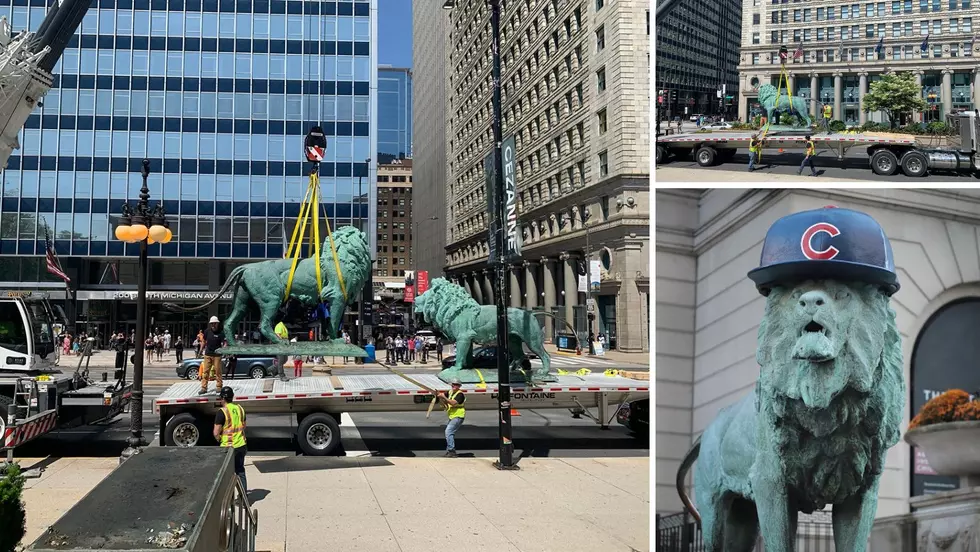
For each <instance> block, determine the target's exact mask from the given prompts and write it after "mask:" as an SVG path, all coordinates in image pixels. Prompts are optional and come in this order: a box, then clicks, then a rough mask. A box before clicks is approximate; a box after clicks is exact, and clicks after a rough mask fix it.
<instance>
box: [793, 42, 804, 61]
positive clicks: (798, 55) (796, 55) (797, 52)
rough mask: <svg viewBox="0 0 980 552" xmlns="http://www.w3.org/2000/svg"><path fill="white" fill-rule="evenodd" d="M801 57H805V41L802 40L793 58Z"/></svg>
mask: <svg viewBox="0 0 980 552" xmlns="http://www.w3.org/2000/svg"><path fill="white" fill-rule="evenodd" d="M801 57H803V43H802V42H800V45H799V46H797V48H796V51H795V52H793V59H799V58H801Z"/></svg>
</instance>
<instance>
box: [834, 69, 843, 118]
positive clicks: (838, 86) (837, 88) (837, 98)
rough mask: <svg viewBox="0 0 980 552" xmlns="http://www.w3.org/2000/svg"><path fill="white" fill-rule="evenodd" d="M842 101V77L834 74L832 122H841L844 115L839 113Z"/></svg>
mask: <svg viewBox="0 0 980 552" xmlns="http://www.w3.org/2000/svg"><path fill="white" fill-rule="evenodd" d="M843 99H844V77H843V75H841V74H840V73H834V117H833V120H834V121H843V120H844V114H843V113H842V112H841V102H842V101H843Z"/></svg>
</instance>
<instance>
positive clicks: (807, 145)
mask: <svg viewBox="0 0 980 552" xmlns="http://www.w3.org/2000/svg"><path fill="white" fill-rule="evenodd" d="M804 140H805V141H804V142H803V150H804V157H803V162H802V163H800V170H798V171H796V174H797V176H800V175H802V174H803V167H805V166H806V165H810V176H817V169H816V168H814V166H813V156H814V155H815V154H816V151H817V147H816V144H814V143H813V140H812V139H810V135H809V134H807V135H806V136H805V138H804Z"/></svg>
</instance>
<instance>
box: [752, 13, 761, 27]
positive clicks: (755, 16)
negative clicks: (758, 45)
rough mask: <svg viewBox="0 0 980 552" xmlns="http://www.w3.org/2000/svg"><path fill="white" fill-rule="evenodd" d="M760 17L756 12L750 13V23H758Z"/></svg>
mask: <svg viewBox="0 0 980 552" xmlns="http://www.w3.org/2000/svg"><path fill="white" fill-rule="evenodd" d="M761 17H762V16H761V15H759V14H757V13H754V14H752V24H753V25H758V24H759V23H761V21H759V20H760V18H761Z"/></svg>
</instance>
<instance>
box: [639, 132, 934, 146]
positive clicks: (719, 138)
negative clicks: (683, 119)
mask: <svg viewBox="0 0 980 552" xmlns="http://www.w3.org/2000/svg"><path fill="white" fill-rule="evenodd" d="M753 134H756V132H754V131H733V132H711V133H696V132H689V133H684V134H674V135H671V136H660V137H658V138H657V143H660V144H664V145H671V144H678V145H683V144H690V143H711V142H728V143H731V142H745V145H746V146H747V145H748V142H749V140H750V139H751V138H752V135H753ZM803 136H804V135H802V134H786V135H779V134H769V135H768V136H766V143H769V144H780V145H782V144H786V145H789V144H793V143H799V144H800V145H801V146H802V144H803ZM810 138H811V139H812V140H813V141H814V142H816V143H818V144H819V143H833V144H838V143H844V144H846V145H848V146H855V145H860V144H907V145H909V146H913V145H915V140H914V139H912V138H884V137H881V136H872V135H869V134H829V135H828V134H827V133H823V134H820V133H817V132H814V133H813V134H811V135H810Z"/></svg>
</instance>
